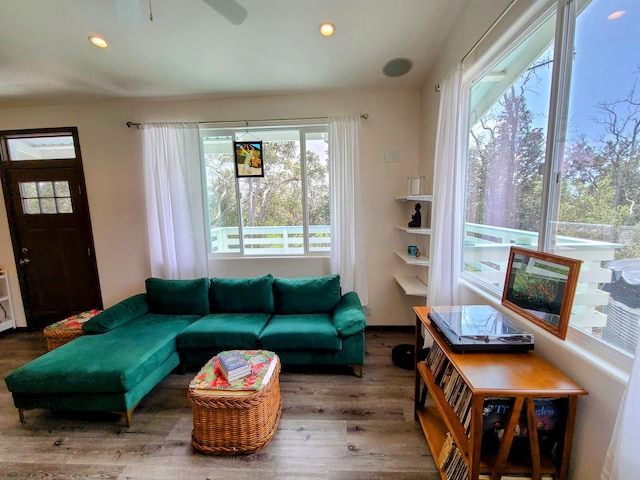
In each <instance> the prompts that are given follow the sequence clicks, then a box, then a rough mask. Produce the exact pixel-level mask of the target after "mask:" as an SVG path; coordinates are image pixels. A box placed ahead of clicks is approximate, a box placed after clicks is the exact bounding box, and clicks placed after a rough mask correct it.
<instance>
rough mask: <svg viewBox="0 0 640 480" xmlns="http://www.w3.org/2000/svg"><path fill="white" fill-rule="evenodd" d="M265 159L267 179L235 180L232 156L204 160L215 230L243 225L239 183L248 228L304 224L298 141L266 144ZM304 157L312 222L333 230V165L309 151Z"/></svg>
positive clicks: (210, 214) (210, 212)
mask: <svg viewBox="0 0 640 480" xmlns="http://www.w3.org/2000/svg"><path fill="white" fill-rule="evenodd" d="M231 141H232V139H231V137H229V142H231ZM262 158H263V163H264V171H265V176H264V177H246V178H239V179H236V177H235V165H234V156H233V154H231V153H229V154H227V153H224V154H221V153H209V154H207V155H206V156H205V169H206V177H207V194H208V202H209V205H208V206H209V218H210V223H211V226H212V227H237V226H238V223H239V222H238V215H237V193H236V180H237V186H238V189H239V198H240V206H241V213H240V214H241V222H242V224H243V225H244V226H248V227H250V226H265V227H267V226H301V225H303V221H304V215H303V199H302V194H303V175H302V167H303V166H302V161H301V159H300V144H299V142H297V141H264V142H263V152H262ZM305 158H306V165H305V168H306V178H307V186H306V189H307V202H306V203H307V209H308V215H309V223H310V224H311V225H328V224H329V222H330V216H329V215H330V212H329V208H330V201H329V200H330V199H329V178H328V165H326V162H323V161H322V160H321V158H320V156H319V155H318V154H317V153H315V152H312V151H307V152H306V157H305ZM301 243H302V239H301Z"/></svg>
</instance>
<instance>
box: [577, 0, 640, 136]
mask: <svg viewBox="0 0 640 480" xmlns="http://www.w3.org/2000/svg"><path fill="white" fill-rule="evenodd" d="M614 12H625V13H624V14H623V15H621V16H619V17H618V18H616V19H608V18H607V17H608V16H609V15H611V14H612V13H614ZM574 45H575V53H574V55H575V57H574V63H573V73H572V79H573V81H572V84H571V104H570V111H569V118H570V127H571V128H570V131H569V136H570V137H569V138H571V136H572V135H573V134H576V133H584V134H586V135H587V136H588V137H590V138H591V139H593V140H596V139H597V137H598V136H599V132H600V131H601V130H600V129H601V127H600V126H597V125H596V124H595V123H594V122H593V118H594V117H596V116H598V115H600V110H599V109H598V108H597V105H598V104H599V103H601V102H611V101H614V100H619V99H623V98H626V97H627V95H628V94H629V91H630V90H631V88H632V87H633V82H634V80H638V81H639V82H638V85H637V88H636V98H640V2H639V1H638V0H594V1H592V2H591V3H590V4H589V6H588V7H587V8H586V9H585V10H584V11H583V12H582V13H581V14H580V16H579V17H578V21H577V27H576V39H575V44H574Z"/></svg>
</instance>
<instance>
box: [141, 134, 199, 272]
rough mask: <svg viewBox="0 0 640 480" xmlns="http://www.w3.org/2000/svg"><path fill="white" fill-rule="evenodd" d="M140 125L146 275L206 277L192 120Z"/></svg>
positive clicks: (197, 159)
mask: <svg viewBox="0 0 640 480" xmlns="http://www.w3.org/2000/svg"><path fill="white" fill-rule="evenodd" d="M142 128H143V134H144V135H143V164H144V184H145V198H146V208H147V231H148V237H149V256H150V262H151V275H152V276H154V277H160V278H166V279H189V278H198V277H206V276H207V275H208V267H207V249H206V243H205V228H204V210H203V209H204V203H203V195H202V175H201V168H200V137H199V131H198V124H197V123H156V124H144V125H142Z"/></svg>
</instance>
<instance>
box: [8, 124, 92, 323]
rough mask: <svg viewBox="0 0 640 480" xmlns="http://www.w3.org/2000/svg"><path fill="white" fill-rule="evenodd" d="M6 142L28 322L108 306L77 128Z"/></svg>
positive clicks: (25, 134) (13, 135)
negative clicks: (102, 288) (103, 294)
mask: <svg viewBox="0 0 640 480" xmlns="http://www.w3.org/2000/svg"><path fill="white" fill-rule="evenodd" d="M0 140H1V143H2V156H3V162H2V169H3V172H2V173H3V175H2V187H3V191H4V196H5V202H6V207H7V215H8V218H9V227H10V230H11V239H12V243H13V251H14V256H15V259H16V267H17V270H18V279H19V282H20V290H21V292H22V300H23V303H24V307H25V315H26V318H27V325H28V326H29V327H30V328H32V329H40V328H43V327H45V326H47V325H49V324H51V323H53V322H55V321H57V320H61V319H63V318H66V317H68V316H69V315H71V314H75V313H79V312H81V311H84V310H89V309H93V308H102V300H101V295H100V286H99V281H98V272H97V266H96V261H95V255H94V248H93V236H92V232H91V220H90V217H89V208H88V203H87V196H86V191H85V183H84V174H83V170H82V160H81V156H80V146H79V142H78V133H77V129H76V128H65V129H43V130H24V131H10V132H0Z"/></svg>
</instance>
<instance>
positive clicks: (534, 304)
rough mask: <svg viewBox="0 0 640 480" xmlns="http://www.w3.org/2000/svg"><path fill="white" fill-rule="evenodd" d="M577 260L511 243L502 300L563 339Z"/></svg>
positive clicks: (504, 303)
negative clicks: (519, 246) (514, 245)
mask: <svg viewBox="0 0 640 480" xmlns="http://www.w3.org/2000/svg"><path fill="white" fill-rule="evenodd" d="M581 263H582V262H581V261H580V260H575V259H573V258H567V257H561V256H559V255H553V254H551V253H545V252H538V251H535V250H526V249H524V248H517V247H511V252H510V253H509V264H508V266H507V276H506V278H505V283H504V290H503V292H502V304H503V305H504V306H505V307H507V308H509V309H511V310H513V311H514V312H516V313H519V314H520V315H522V316H523V317H525V318H527V319H528V320H530V321H532V322H533V323H535V324H536V325H538V326H540V327H542V328H544V329H545V330H547V331H549V332H551V333H553V334H554V335H556V336H557V337H560V338H561V339H563V340H564V339H565V338H566V336H567V328H568V327H569V316H570V315H571V307H572V306H573V298H574V296H575V292H576V285H577V283H578V273H579V272H580V264H581Z"/></svg>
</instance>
